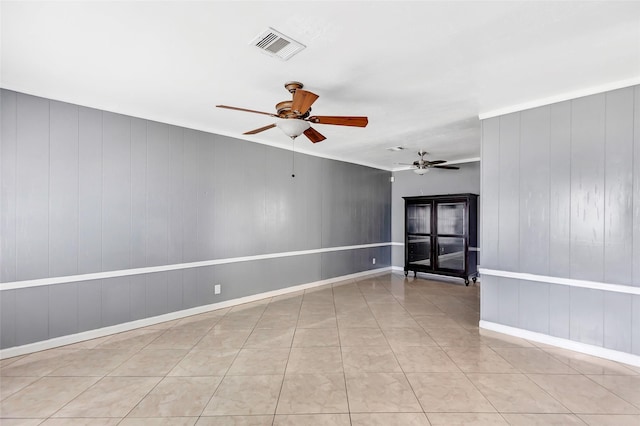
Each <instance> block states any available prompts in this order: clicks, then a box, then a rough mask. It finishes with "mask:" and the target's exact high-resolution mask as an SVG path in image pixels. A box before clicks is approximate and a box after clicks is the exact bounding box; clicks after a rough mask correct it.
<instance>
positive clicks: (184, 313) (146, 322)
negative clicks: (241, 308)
mask: <svg viewBox="0 0 640 426" xmlns="http://www.w3.org/2000/svg"><path fill="white" fill-rule="evenodd" d="M389 271H391V267H385V268H378V269H371V270H368V271H364V272H357V273H355V274H349V275H342V276H339V277H334V278H328V279H326V280H321V281H315V282H311V283H306V284H300V285H296V286H292V287H286V288H281V289H278V290H273V291H267V292H265V293H259V294H253V295H251V296H245V297H240V298H238V299H232V300H226V301H224V302H219V303H212V304H210V305H203V306H197V307H195V308H189V309H184V310H181V311H176V312H170V313H168V314H163V315H158V316H155V317H150V318H143V319H139V320H136V321H129V322H126V323H122V324H117V325H112V326H109V327H102V328H98V329H95V330H89V331H84V332H82V333H75V334H69V335H67V336H61V337H55V338H53V339H48V340H42V341H40V342H34V343H29V344H26V345H22V346H14V347H11V348H6V349H0V359H4V358H11V357H14V356H20V355H26V354H30V353H33V352H39V351H44V350H47V349H53V348H58V347H60V346H66V345H71V344H74V343H79V342H83V341H85V340H91V339H97V338H99V337H105V336H109V335H112V334H117V333H122V332H125V331H130V330H134V329H136V328H141V327H148V326H150V325H155V324H160V323H163V322H166V321H173V320H176V319H181V318H185V317H189V316H192V315H197V314H202V313H205V312H210V311H215V310H216V309H222V308H228V307H231V306H237V305H242V304H244V303H249V302H255V301H257V300H262V299H268V298H270V297H276V296H282V295H285V294H289V293H295V292H297V291H302V290H307V289H310V288H314V287H320V286H323V285H327V284H332V283H335V282H339V281H345V280H350V279H356V278H362V277H366V276H370V275H379V274H382V273H385V272H389Z"/></svg>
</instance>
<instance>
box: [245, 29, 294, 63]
mask: <svg viewBox="0 0 640 426" xmlns="http://www.w3.org/2000/svg"><path fill="white" fill-rule="evenodd" d="M250 44H252V45H254V46H255V47H257V48H258V49H260V50H261V51H262V52H264V53H266V54H268V55H270V56H274V57H276V58H279V59H281V60H283V61H286V60H288V59H290V58H291V57H292V56H293V55H295V54H296V53H298V52H300V51H301V50H302V49H304V48H305V47H306V46H305V45H303V44H302V43H299V42H297V41H295V40H294V39H292V38H291V37H287V36H285V35H284V34H282V33H280V32H278V31H276V30H274V29H273V28H269V29H267V30H266V31H264V32H262V33H261V34H260V35H258V36H257V37H256V38H254V39H253V40H252V41H251V43H250Z"/></svg>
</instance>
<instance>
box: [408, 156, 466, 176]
mask: <svg viewBox="0 0 640 426" xmlns="http://www.w3.org/2000/svg"><path fill="white" fill-rule="evenodd" d="M427 154H428V152H427V151H422V150H420V151H418V155H419V156H420V159H419V160H416V161H414V162H413V163H412V164H406V163H398V164H402V165H404V166H413V167H415V169H413V171H414V173H417V174H419V175H423V174H425V173H427V172H428V171H429V169H448V170H459V169H460V167H456V166H443V165H442V163H446V161H445V160H433V161H429V160H425V159H424V156H425V155H427Z"/></svg>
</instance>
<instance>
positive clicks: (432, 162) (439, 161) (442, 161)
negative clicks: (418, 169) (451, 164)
mask: <svg viewBox="0 0 640 426" xmlns="http://www.w3.org/2000/svg"><path fill="white" fill-rule="evenodd" d="M427 163H429V164H432V165H434V166H435V165H436V164H442V163H446V160H433V161H427Z"/></svg>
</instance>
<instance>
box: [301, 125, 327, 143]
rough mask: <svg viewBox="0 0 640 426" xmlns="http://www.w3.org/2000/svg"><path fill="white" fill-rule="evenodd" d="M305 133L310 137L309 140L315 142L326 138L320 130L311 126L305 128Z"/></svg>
mask: <svg viewBox="0 0 640 426" xmlns="http://www.w3.org/2000/svg"><path fill="white" fill-rule="evenodd" d="M304 135H305V136H306V137H308V138H309V140H310V141H311V142H313V143H318V142H322V141H323V140H325V139H326V138H325V137H324V136H323V135H322V134H321V133H320V132H318V131H317V130H316V129H314V128H313V127H309V128H308V129H307V130H305V131H304Z"/></svg>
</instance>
